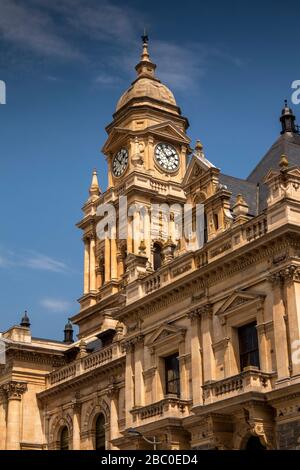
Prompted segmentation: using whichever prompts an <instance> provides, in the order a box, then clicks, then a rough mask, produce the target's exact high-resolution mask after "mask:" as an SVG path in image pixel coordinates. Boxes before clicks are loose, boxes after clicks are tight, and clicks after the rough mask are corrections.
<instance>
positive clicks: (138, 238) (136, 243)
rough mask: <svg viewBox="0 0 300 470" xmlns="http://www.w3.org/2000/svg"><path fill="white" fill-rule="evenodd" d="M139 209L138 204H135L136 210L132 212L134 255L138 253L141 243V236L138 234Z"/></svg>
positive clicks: (139, 228)
mask: <svg viewBox="0 0 300 470" xmlns="http://www.w3.org/2000/svg"><path fill="white" fill-rule="evenodd" d="M140 218H141V217H140V211H139V206H138V205H137V210H136V212H135V213H134V218H133V247H134V248H133V252H134V254H135V255H138V254H139V246H140V243H141V236H140V230H141V227H140Z"/></svg>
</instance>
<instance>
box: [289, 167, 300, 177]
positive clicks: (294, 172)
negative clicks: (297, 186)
mask: <svg viewBox="0 0 300 470" xmlns="http://www.w3.org/2000/svg"><path fill="white" fill-rule="evenodd" d="M287 173H288V175H290V176H294V177H295V178H300V168H299V167H294V168H291V169H290V170H288V172H287Z"/></svg>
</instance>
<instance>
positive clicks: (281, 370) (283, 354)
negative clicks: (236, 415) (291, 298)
mask: <svg viewBox="0 0 300 470" xmlns="http://www.w3.org/2000/svg"><path fill="white" fill-rule="evenodd" d="M269 280H270V281H271V282H272V284H273V325H274V342H275V351H276V364H277V374H278V379H279V380H280V379H283V378H287V377H289V376H290V370H289V351H288V344H287V328H286V311H285V305H284V300H283V279H282V276H281V274H280V273H275V274H273V275H271V277H270V278H269Z"/></svg>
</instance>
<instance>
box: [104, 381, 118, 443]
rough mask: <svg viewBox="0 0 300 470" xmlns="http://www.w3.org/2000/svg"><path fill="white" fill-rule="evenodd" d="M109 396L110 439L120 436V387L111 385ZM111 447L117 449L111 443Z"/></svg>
mask: <svg viewBox="0 0 300 470" xmlns="http://www.w3.org/2000/svg"><path fill="white" fill-rule="evenodd" d="M107 395H108V397H109V398H110V429H109V432H110V439H109V440H110V441H112V440H113V439H117V438H118V437H119V434H120V433H119V415H118V402H119V389H118V388H116V387H115V386H111V387H110V388H109V390H108V394H107ZM110 449H111V450H113V449H117V448H116V447H115V446H114V445H113V444H111V446H110Z"/></svg>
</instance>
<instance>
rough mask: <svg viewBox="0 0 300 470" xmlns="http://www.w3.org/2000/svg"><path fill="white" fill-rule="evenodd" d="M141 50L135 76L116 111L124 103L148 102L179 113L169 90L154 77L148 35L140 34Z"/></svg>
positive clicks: (137, 103)
mask: <svg viewBox="0 0 300 470" xmlns="http://www.w3.org/2000/svg"><path fill="white" fill-rule="evenodd" d="M142 39H143V51H142V55H141V60H140V62H139V63H138V64H137V65H136V67H135V69H136V71H137V78H136V79H135V80H134V81H133V82H132V84H131V86H130V87H129V88H128V90H126V91H125V93H123V95H122V96H121V98H120V99H119V101H118V103H117V106H116V112H118V111H120V110H121V109H123V108H124V106H126V105H130V106H141V105H144V104H150V105H151V106H152V107H157V108H159V109H167V110H168V111H169V112H174V113H176V114H179V108H178V107H177V103H176V100H175V97H174V95H173V93H172V92H171V90H170V89H169V88H168V87H167V86H166V85H164V84H163V83H161V81H160V80H159V79H158V78H156V77H155V69H156V65H155V64H154V63H153V62H152V61H151V59H150V56H149V52H148V36H146V35H144V36H142Z"/></svg>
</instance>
